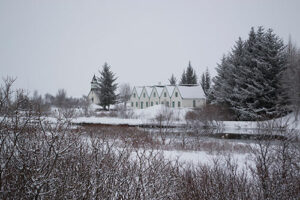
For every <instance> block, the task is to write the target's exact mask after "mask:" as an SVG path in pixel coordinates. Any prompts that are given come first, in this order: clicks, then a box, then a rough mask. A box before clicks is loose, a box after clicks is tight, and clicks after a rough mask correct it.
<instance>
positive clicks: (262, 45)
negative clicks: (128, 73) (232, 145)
mask: <svg viewBox="0 0 300 200" xmlns="http://www.w3.org/2000/svg"><path fill="white" fill-rule="evenodd" d="M216 71H217V75H216V76H215V77H213V78H211V76H210V73H209V71H208V69H206V71H205V72H204V73H202V75H201V78H200V80H199V84H200V85H201V86H202V89H203V92H204V94H205V96H206V98H207V103H208V104H211V105H214V106H218V107H222V109H223V110H227V112H228V113H230V115H231V116H232V117H231V119H234V120H263V119H272V118H276V117H281V116H284V115H286V114H288V113H290V112H292V111H294V112H295V116H296V119H297V116H298V114H299V112H300V50H299V49H298V48H297V47H296V45H294V44H293V43H292V42H291V39H290V41H289V42H288V44H287V45H286V44H284V42H283V40H282V39H281V38H280V37H279V36H278V35H276V34H275V33H274V31H273V30H272V29H267V30H265V28H264V27H262V26H260V27H258V28H257V30H255V29H254V28H253V27H252V28H251V30H250V32H249V35H248V38H247V39H246V40H243V39H242V38H239V39H238V40H237V41H236V42H235V45H234V46H233V48H232V50H231V51H230V52H229V53H228V54H227V55H224V56H223V58H222V59H221V62H220V63H219V64H218V65H217V68H216ZM169 82H170V85H176V84H177V79H176V77H175V76H174V75H173V74H172V76H171V78H170V79H169ZM179 84H180V85H194V84H198V77H197V74H196V72H195V70H194V69H193V67H192V65H191V62H189V64H188V66H187V68H186V69H185V70H184V71H183V73H182V75H181V79H180V81H179Z"/></svg>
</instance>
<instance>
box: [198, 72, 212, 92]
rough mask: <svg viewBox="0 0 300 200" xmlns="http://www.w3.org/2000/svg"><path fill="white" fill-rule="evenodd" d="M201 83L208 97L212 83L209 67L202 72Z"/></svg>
mask: <svg viewBox="0 0 300 200" xmlns="http://www.w3.org/2000/svg"><path fill="white" fill-rule="evenodd" d="M200 85H201V87H202V89H203V92H204V94H205V96H206V97H208V96H209V91H210V85H211V80H210V74H209V71H208V68H206V71H205V73H202V76H201V81H200Z"/></svg>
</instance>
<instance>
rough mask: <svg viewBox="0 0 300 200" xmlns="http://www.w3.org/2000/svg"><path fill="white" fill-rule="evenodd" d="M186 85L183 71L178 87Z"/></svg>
mask: <svg viewBox="0 0 300 200" xmlns="http://www.w3.org/2000/svg"><path fill="white" fill-rule="evenodd" d="M184 84H187V79H186V73H185V70H183V73H182V75H181V79H180V85H184Z"/></svg>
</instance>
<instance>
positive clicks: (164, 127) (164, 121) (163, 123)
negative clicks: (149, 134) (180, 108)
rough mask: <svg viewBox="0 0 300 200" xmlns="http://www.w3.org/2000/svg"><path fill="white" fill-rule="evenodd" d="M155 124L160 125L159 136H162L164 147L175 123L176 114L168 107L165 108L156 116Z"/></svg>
mask: <svg viewBox="0 0 300 200" xmlns="http://www.w3.org/2000/svg"><path fill="white" fill-rule="evenodd" d="M155 122H156V123H157V124H158V128H159V135H160V136H161V140H162V144H163V145H164V144H165V142H166V137H167V134H168V132H169V131H170V128H171V127H172V125H173V123H174V113H173V111H172V109H170V108H169V107H167V106H163V107H162V109H161V110H160V111H159V112H158V113H157V114H156V116H155Z"/></svg>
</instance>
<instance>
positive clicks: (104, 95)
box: [98, 62, 117, 110]
mask: <svg viewBox="0 0 300 200" xmlns="http://www.w3.org/2000/svg"><path fill="white" fill-rule="evenodd" d="M99 73H100V77H99V78H98V82H99V88H100V95H99V99H100V105H101V106H102V107H103V109H104V110H106V109H108V110H109V106H110V105H111V104H114V103H115V101H116V94H115V91H116V89H117V84H116V83H115V81H116V80H117V78H115V74H114V73H113V72H112V71H111V70H110V66H108V64H107V63H106V62H105V63H104V65H103V68H102V71H99Z"/></svg>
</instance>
